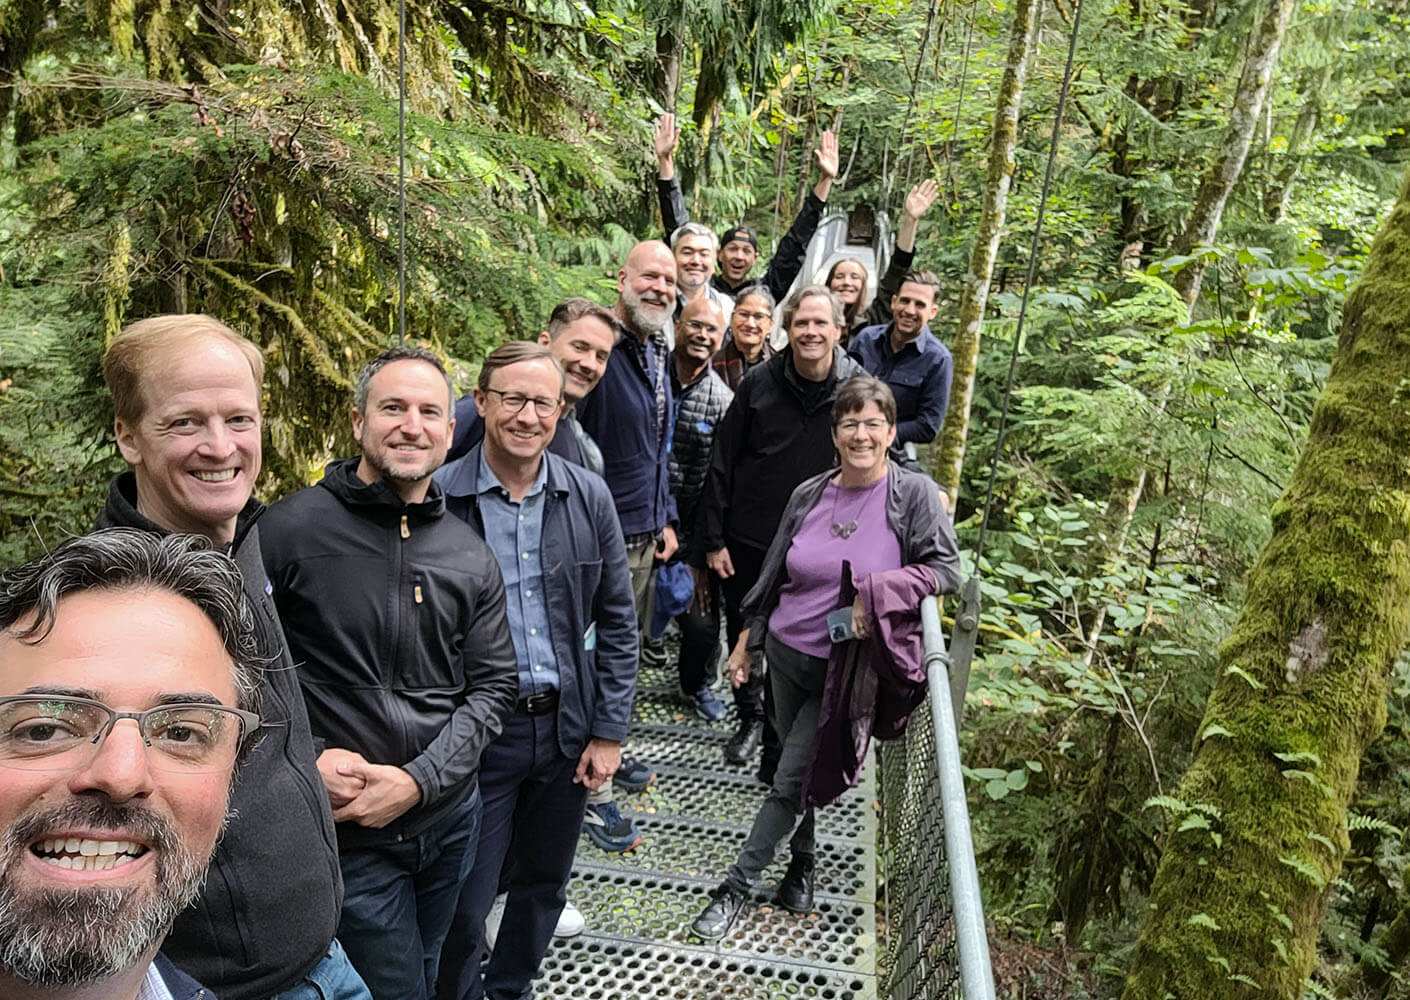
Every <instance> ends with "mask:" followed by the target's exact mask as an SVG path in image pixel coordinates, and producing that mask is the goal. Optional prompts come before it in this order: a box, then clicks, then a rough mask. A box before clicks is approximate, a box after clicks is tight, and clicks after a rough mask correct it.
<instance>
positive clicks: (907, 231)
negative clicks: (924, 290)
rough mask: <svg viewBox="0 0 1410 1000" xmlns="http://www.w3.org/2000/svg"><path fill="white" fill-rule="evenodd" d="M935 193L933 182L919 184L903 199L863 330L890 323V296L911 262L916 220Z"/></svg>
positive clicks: (913, 256)
mask: <svg viewBox="0 0 1410 1000" xmlns="http://www.w3.org/2000/svg"><path fill="white" fill-rule="evenodd" d="M939 193H940V187H939V185H938V184H936V183H935V182H934V181H933V180H923V181H921V182H920V183H919V184H917V185H916V186H915V187H913V188H911V190H910V192H909V193H908V194H907V195H906V204H905V209H904V213H903V215H902V217H901V228H899V229H897V230H896V252H895V253H893V254H892V255H891V263H890V265H889V266H888V267H887V268H886V273H885V274H884V275H882V277H881V280H880V281H878V282H877V283H876V298H874V299H872V300H871V305H870V306H868V307H867V311H866V318H865V320H864V323H865V325H866V326H876V325H877V324H880V323H890V322H891V296H893V295H895V294H896V293H897V292H899V291H900V290H901V279H902V278H904V277H905V276H906V272H907V271H909V270H910V269H911V263H912V262H913V261H914V260H915V250H916V229H917V228H918V227H919V225H920V217H921V216H922V215H924V214H925V213H926V212H927V211H929V209H930V206H931V205H932V204H934V202H935V196H936V195H938V194H939Z"/></svg>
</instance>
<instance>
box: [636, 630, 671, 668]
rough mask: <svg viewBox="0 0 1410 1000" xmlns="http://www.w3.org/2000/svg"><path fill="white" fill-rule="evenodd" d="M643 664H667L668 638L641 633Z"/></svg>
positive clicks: (655, 665)
mask: <svg viewBox="0 0 1410 1000" xmlns="http://www.w3.org/2000/svg"><path fill="white" fill-rule="evenodd" d="M640 657H641V665H642V666H643V667H663V666H665V665H666V640H664V639H662V638H661V637H659V636H649V635H647V634H646V633H644V632H643V633H642V635H641V647H640Z"/></svg>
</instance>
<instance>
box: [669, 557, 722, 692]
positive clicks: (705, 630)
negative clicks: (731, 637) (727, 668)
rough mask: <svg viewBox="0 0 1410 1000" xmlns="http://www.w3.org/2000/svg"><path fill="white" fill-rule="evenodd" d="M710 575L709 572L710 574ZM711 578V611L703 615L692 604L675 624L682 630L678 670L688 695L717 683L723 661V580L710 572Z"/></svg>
mask: <svg viewBox="0 0 1410 1000" xmlns="http://www.w3.org/2000/svg"><path fill="white" fill-rule="evenodd" d="M707 573H708V571H707ZM708 575H709V578H710V610H709V611H706V612H701V611H700V610H699V609H698V608H696V607H695V606H694V605H693V604H692V606H691V607H690V608H689V609H687V610H686V611H685V612H684V613H682V614H679V615H676V624H677V625H678V626H679V627H680V630H681V651H680V659H678V660H677V661H676V669H677V670H678V671H679V673H680V680H681V690H682V691H684V692H685V693H686V694H688V695H693V694H697V693H699V691H700V690H701V689H702V688H704V687H707V686H708V685H710V684H713V683H714V682H715V676H716V672H717V670H718V669H719V662H720V578H719V577H717V576H716V575H715V574H714V573H708Z"/></svg>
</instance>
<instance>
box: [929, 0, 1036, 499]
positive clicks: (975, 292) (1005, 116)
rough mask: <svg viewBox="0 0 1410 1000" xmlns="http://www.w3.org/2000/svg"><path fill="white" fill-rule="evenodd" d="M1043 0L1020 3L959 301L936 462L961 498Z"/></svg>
mask: <svg viewBox="0 0 1410 1000" xmlns="http://www.w3.org/2000/svg"><path fill="white" fill-rule="evenodd" d="M1039 9H1040V3H1039V0H1018V3H1017V4H1015V5H1014V10H1013V24H1012V26H1011V27H1010V29H1009V55H1008V62H1007V63H1006V64H1005V66H1004V77H1003V80H1002V82H1001V83H1000V84H999V100H998V105H997V107H995V109H994V127H993V130H992V132H991V137H990V140H989V168H988V173H987V177H986V179H985V183H984V206H983V208H982V209H981V210H980V213H979V226H978V229H977V230H976V231H975V234H974V248H973V250H971V251H970V255H969V269H968V271H966V272H965V276H964V289H963V291H962V292H961V295H960V315H959V323H958V328H957V330H956V332H955V342H954V344H953V345H952V347H951V353H952V354H953V355H954V369H953V375H952V381H951V388H950V406H949V409H948V410H947V411H946V413H945V423H944V426H943V427H942V428H941V431H940V447H939V450H938V456H937V457H936V459H935V479H936V482H938V483H939V484H940V485H941V486H943V487H945V489H947V490H948V491H949V492H950V496H952V497H954V496H958V495H959V489H960V471H961V469H962V468H963V467H964V451H965V440H966V438H967V437H968V436H969V405H970V401H971V400H972V399H973V397H974V372H975V368H976V367H977V365H978V362H979V335H980V330H981V328H982V327H983V324H984V307H985V305H986V304H987V303H988V301H989V283H990V281H991V280H992V279H993V276H994V261H996V260H997V259H998V256H999V237H1000V236H1001V235H1002V233H1003V230H1004V218H1005V215H1006V214H1007V212H1008V202H1009V187H1010V186H1011V185H1012V183H1013V168H1014V159H1013V151H1014V146H1015V144H1016V143H1017V141H1018V107H1019V103H1020V102H1021V101H1022V100H1023V85H1024V81H1025V79H1026V78H1027V76H1028V67H1029V65H1030V63H1031V62H1032V60H1031V59H1030V54H1031V53H1032V52H1033V50H1034V49H1035V48H1036V47H1037V37H1038V32H1037V24H1038V20H1039V18H1038V11H1039Z"/></svg>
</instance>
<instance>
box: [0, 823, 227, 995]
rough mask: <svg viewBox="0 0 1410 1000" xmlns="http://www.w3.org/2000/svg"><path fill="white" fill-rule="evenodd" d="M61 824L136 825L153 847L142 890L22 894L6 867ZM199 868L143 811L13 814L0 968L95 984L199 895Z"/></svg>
mask: <svg viewBox="0 0 1410 1000" xmlns="http://www.w3.org/2000/svg"><path fill="white" fill-rule="evenodd" d="M67 825H73V826H77V825H85V826H93V827H96V828H99V829H102V828H104V827H110V828H119V827H126V828H128V829H136V830H139V831H141V832H142V834H143V836H144V837H145V838H146V839H147V840H148V841H150V842H151V843H152V844H153V845H154V847H153V848H152V849H154V850H156V851H158V858H157V866H156V872H155V874H154V877H153V880H152V882H153V884H152V887H151V889H150V891H144V890H143V889H140V888H128V889H97V888H94V889H43V890H40V891H38V892H30V893H26V892H24V891H22V890H21V889H20V888H19V887H18V886H17V885H16V884H15V880H14V877H13V875H14V871H15V869H16V868H17V867H18V866H19V865H20V864H21V863H22V861H23V857H22V856H23V852H25V851H27V850H28V849H29V848H28V844H29V843H31V842H32V841H33V839H34V838H35V837H36V836H38V835H41V834H42V833H43V832H45V831H46V830H48V829H54V828H58V827H62V826H67ZM204 876H205V865H204V864H202V863H200V862H198V861H197V860H196V858H195V857H194V856H193V855H192V854H191V852H190V850H188V849H187V848H186V846H185V845H184V844H182V843H180V841H179V839H178V838H177V836H176V832H175V831H174V830H172V828H171V825H170V824H169V823H167V822H166V821H165V820H164V819H162V818H161V817H159V816H156V815H155V814H152V813H149V812H147V811H146V810H143V809H128V808H124V807H119V806H113V805H110V804H107V803H98V802H95V801H80V802H79V803H75V804H74V805H70V806H68V807H64V808H60V809H54V810H50V811H47V812H45V813H43V814H41V815H36V816H32V817H28V818H24V819H21V820H20V821H18V822H17V823H16V824H15V825H13V826H12V827H11V828H10V829H9V830H8V831H7V832H6V834H5V837H4V841H3V846H0V970H3V971H4V972H7V973H9V974H10V975H12V976H14V977H15V978H17V979H20V980H22V981H24V982H27V983H31V984H33V985H35V986H42V987H46V988H50V989H54V988H58V987H66V986H80V985H83V984H85V983H93V982H98V981H100V980H103V979H108V978H111V977H113V976H116V975H118V974H120V973H123V972H126V971H127V970H129V969H131V968H132V967H133V966H135V965H136V964H137V963H138V962H140V961H142V960H143V959H144V958H146V957H147V955H148V954H149V953H150V952H152V951H154V950H155V949H156V947H157V946H158V945H159V944H160V943H161V940H162V938H164V937H166V934H167V931H169V930H170V929H171V925H172V923H173V922H174V921H175V920H176V917H177V914H179V913H180V912H181V911H182V910H184V909H186V907H188V906H190V905H191V903H192V901H193V900H195V898H196V896H197V895H198V894H199V893H200V890H201V885H202V883H203V881H204Z"/></svg>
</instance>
